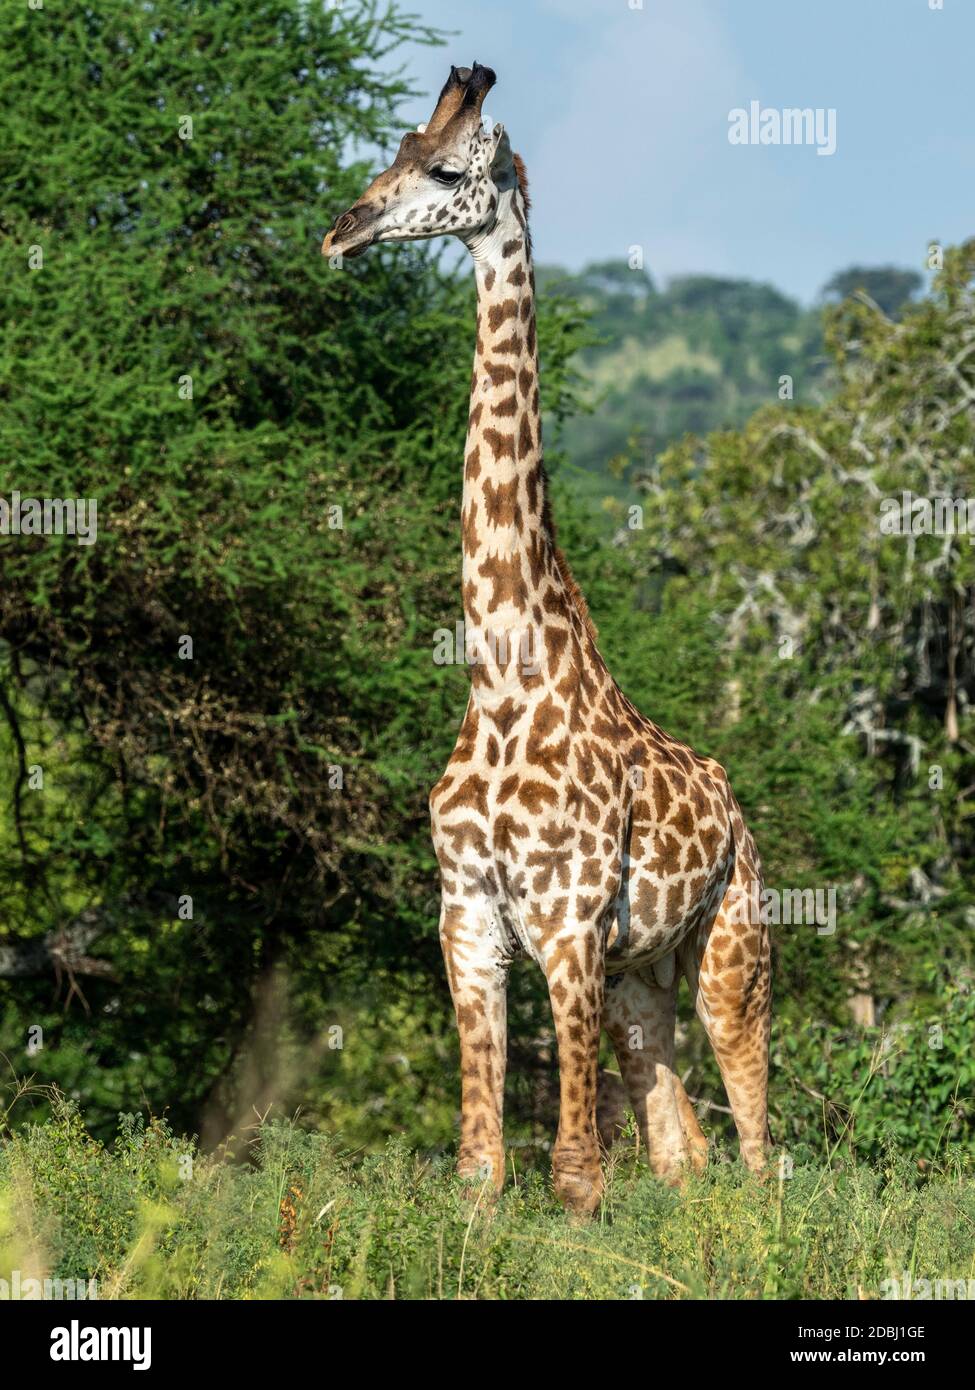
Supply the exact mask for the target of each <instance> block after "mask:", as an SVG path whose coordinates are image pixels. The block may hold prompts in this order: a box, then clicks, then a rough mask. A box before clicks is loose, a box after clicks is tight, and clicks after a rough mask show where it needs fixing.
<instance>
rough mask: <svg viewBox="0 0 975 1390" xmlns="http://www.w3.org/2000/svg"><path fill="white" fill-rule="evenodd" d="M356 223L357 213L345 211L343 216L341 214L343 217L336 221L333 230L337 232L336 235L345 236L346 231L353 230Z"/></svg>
mask: <svg viewBox="0 0 975 1390" xmlns="http://www.w3.org/2000/svg"><path fill="white" fill-rule="evenodd" d="M355 224H356V215H355V213H354V212H343V214H342V216H341V217H340V218H339V220H338V221H337V222H336V224H335V226H334V227H333V228H332V230H333V231H334V232H335V234H336V236H344V235H345V233H346V232H351V230H352V228H353V227H354V226H355Z"/></svg>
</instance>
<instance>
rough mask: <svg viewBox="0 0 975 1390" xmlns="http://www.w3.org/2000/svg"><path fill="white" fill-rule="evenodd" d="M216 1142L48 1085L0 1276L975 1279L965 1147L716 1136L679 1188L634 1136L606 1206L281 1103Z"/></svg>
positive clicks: (3, 1190)
mask: <svg viewBox="0 0 975 1390" xmlns="http://www.w3.org/2000/svg"><path fill="white" fill-rule="evenodd" d="M237 1148H238V1152H237V1153H236V1154H230V1153H227V1154H224V1155H221V1156H209V1157H203V1156H200V1155H194V1154H193V1150H192V1146H191V1145H189V1144H188V1143H186V1142H185V1141H182V1140H180V1139H178V1138H176V1137H174V1136H173V1135H172V1134H171V1133H170V1132H169V1130H168V1127H167V1126H166V1124H165V1123H164V1122H162V1121H158V1120H156V1121H153V1122H151V1123H150V1124H149V1125H148V1126H144V1125H143V1122H142V1120H141V1117H132V1116H129V1117H122V1123H121V1128H120V1134H119V1137H118V1139H117V1140H116V1142H115V1144H114V1145H113V1146H112V1147H110V1148H106V1147H105V1146H103V1145H100V1144H98V1143H97V1142H96V1141H95V1140H93V1139H92V1138H91V1137H90V1136H89V1135H88V1134H87V1132H86V1130H85V1128H84V1125H83V1123H82V1120H81V1117H80V1115H79V1114H78V1112H77V1110H76V1109H75V1108H74V1107H73V1106H72V1105H70V1104H69V1103H67V1102H65V1101H64V1100H63V1099H62V1098H61V1097H59V1096H57V1095H54V1096H53V1097H52V1098H51V1116H50V1118H49V1119H48V1120H47V1121H46V1122H45V1123H44V1124H40V1125H31V1126H28V1127H25V1128H23V1129H20V1130H17V1131H14V1132H13V1133H11V1134H10V1135H9V1136H8V1137H7V1138H6V1139H5V1140H4V1141H3V1142H2V1143H0V1277H3V1278H9V1277H10V1273H9V1271H12V1270H14V1269H19V1270H20V1271H21V1278H26V1277H45V1276H48V1277H52V1278H61V1279H67V1278H74V1279H85V1280H88V1279H91V1278H96V1279H97V1280H98V1283H99V1297H101V1298H103V1299H104V1298H138V1297H148V1298H169V1299H198V1298H229V1299H249V1298H332V1299H334V1298H352V1299H381V1298H422V1299H429V1298H449V1299H455V1298H480V1299H576V1298H580V1299H633V1298H654V1299H669V1298H730V1299H740V1298H799V1299H818V1298H830V1297H833V1298H858V1297H859V1298H863V1297H868V1298H880V1297H882V1296H883V1292H884V1290H883V1281H884V1280H886V1279H888V1278H891V1277H900V1275H901V1273H902V1271H904V1270H907V1271H910V1273H911V1274H912V1277H913V1278H915V1279H921V1278H929V1279H932V1280H933V1279H970V1278H973V1277H975V1184H973V1181H972V1171H971V1156H970V1155H965V1156H963V1155H962V1154H960V1153H956V1154H951V1153H949V1154H948V1155H947V1156H946V1158H945V1159H944V1160H943V1162H942V1163H941V1164H940V1165H939V1166H937V1167H934V1168H929V1169H927V1170H925V1171H924V1172H923V1173H920V1172H919V1171H918V1167H917V1165H916V1164H912V1163H911V1162H910V1161H909V1160H907V1159H905V1158H903V1157H893V1156H892V1157H891V1159H890V1160H889V1162H887V1163H885V1164H882V1165H880V1166H878V1167H876V1168H869V1167H867V1166H865V1165H863V1164H857V1163H856V1162H854V1161H853V1160H852V1159H849V1158H846V1159H844V1160H843V1161H839V1160H837V1159H836V1158H834V1159H833V1160H832V1161H831V1162H830V1163H829V1164H827V1165H824V1164H821V1163H818V1162H814V1161H807V1160H806V1159H804V1158H803V1157H802V1156H801V1155H798V1156H796V1160H797V1161H796V1162H795V1167H794V1171H793V1174H792V1176H791V1177H789V1178H788V1179H784V1180H783V1179H779V1178H777V1177H773V1178H771V1179H769V1180H768V1181H767V1182H766V1183H765V1184H764V1185H763V1184H759V1183H757V1182H755V1181H754V1180H753V1179H752V1178H750V1177H749V1176H748V1175H747V1174H746V1173H744V1172H743V1170H742V1169H741V1167H740V1165H739V1163H738V1162H737V1161H736V1160H735V1161H732V1160H731V1159H730V1157H729V1156H727V1155H721V1154H718V1155H717V1156H716V1158H715V1161H713V1162H712V1164H711V1166H710V1168H709V1171H708V1172H707V1173H706V1174H705V1175H704V1176H703V1177H701V1178H694V1179H691V1180H689V1181H688V1183H687V1185H686V1186H685V1187H684V1188H683V1189H682V1190H680V1191H675V1190H673V1189H670V1188H667V1187H664V1186H663V1185H662V1184H660V1183H659V1182H658V1181H656V1180H655V1179H654V1178H653V1177H652V1175H651V1174H650V1173H649V1172H648V1171H647V1169H646V1168H645V1167H644V1165H643V1164H642V1162H640V1161H638V1160H637V1159H636V1157H635V1155H634V1154H633V1152H632V1150H630V1149H628V1148H626V1147H618V1148H617V1149H616V1150H615V1151H614V1154H613V1156H612V1157H611V1159H610V1161H609V1164H608V1183H607V1192H606V1198H605V1202H604V1205H603V1209H602V1211H601V1213H600V1215H599V1216H598V1217H597V1218H596V1219H595V1220H594V1221H592V1222H591V1223H588V1224H585V1225H582V1224H574V1223H572V1222H569V1221H568V1220H567V1219H566V1217H565V1216H564V1215H563V1214H562V1212H561V1209H560V1208H559V1206H558V1204H557V1203H556V1201H555V1198H554V1196H553V1193H552V1188H551V1184H550V1182H549V1180H548V1177H547V1175H546V1174H545V1173H544V1172H538V1171H534V1172H527V1173H519V1172H517V1170H516V1171H515V1172H514V1174H513V1176H512V1177H511V1178H510V1179H509V1182H508V1185H507V1187H506V1190H505V1192H504V1194H503V1196H502V1197H501V1199H500V1201H499V1202H498V1203H497V1204H496V1206H494V1207H491V1206H490V1205H489V1204H487V1203H484V1204H481V1205H479V1206H474V1207H472V1206H471V1204H470V1203H467V1202H465V1200H464V1197H463V1194H462V1192H461V1190H460V1188H459V1185H458V1183H457V1181H456V1180H455V1178H454V1177H453V1176H452V1174H451V1172H450V1164H449V1160H448V1159H445V1158H440V1159H437V1160H433V1161H429V1160H425V1159H423V1158H422V1157H419V1156H417V1155H416V1154H415V1153H413V1152H411V1151H410V1150H409V1149H408V1148H407V1146H406V1145H405V1144H403V1143H401V1142H399V1141H391V1142H390V1144H389V1146H388V1148H387V1150H386V1152H385V1153H383V1154H380V1155H376V1156H372V1157H367V1158H364V1159H358V1158H356V1157H354V1156H351V1155H349V1154H346V1153H344V1152H343V1150H342V1146H341V1143H340V1141H338V1140H336V1139H333V1138H330V1137H328V1136H323V1135H320V1134H309V1133H306V1132H304V1131H302V1130H301V1129H300V1128H298V1127H297V1126H295V1125H293V1124H291V1123H287V1122H281V1121H276V1122H271V1123H265V1124H263V1125H260V1126H257V1127H255V1130H254V1132H253V1133H252V1134H250V1135H245V1136H243V1137H242V1139H241V1141H240V1143H239V1145H238V1146H237Z"/></svg>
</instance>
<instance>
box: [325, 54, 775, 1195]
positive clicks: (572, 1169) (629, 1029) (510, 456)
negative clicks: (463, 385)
mask: <svg viewBox="0 0 975 1390" xmlns="http://www.w3.org/2000/svg"><path fill="white" fill-rule="evenodd" d="M495 80H496V78H495V74H494V73H493V72H492V71H491V70H490V69H489V68H486V67H482V66H481V65H480V64H478V63H475V64H474V66H473V68H456V67H452V68H451V70H450V76H449V77H448V79H447V82H446V83H445V85H444V87H443V90H442V91H441V93H440V96H439V99H438V101H437V105H436V108H435V110H434V113H433V115H432V117H431V119H430V121H429V122H428V124H427V125H426V126H419V127H417V130H416V131H415V132H410V133H408V134H407V135H405V136H404V137H403V140H402V143H401V144H400V147H399V152H398V154H397V156H396V159H395V160H394V162H393V164H392V165H391V166H390V168H388V169H387V170H385V172H383V173H381V174H380V175H379V176H378V177H377V178H376V179H375V180H374V181H373V182H372V183H371V184H370V185H369V187H368V188H367V189H366V191H365V192H364V193H363V195H362V196H361V197H360V198H359V200H358V201H357V202H356V203H355V204H354V205H353V206H352V207H351V208H350V209H349V210H348V211H347V212H345V213H344V214H343V215H342V216H340V217H339V218H338V219H337V220H336V222H335V224H334V226H333V227H332V228H331V230H330V231H329V232H328V234H327V236H326V237H325V241H324V243H323V246H322V252H323V254H324V255H326V256H330V257H335V256H340V257H349V256H357V255H360V254H362V253H363V252H364V251H365V250H366V249H367V247H369V246H371V245H373V244H374V243H384V242H392V241H410V240H418V239H423V238H428V237H434V236H439V235H441V234H445V233H446V234H452V235H454V236H456V237H458V238H459V239H460V240H461V241H462V242H463V243H464V244H465V245H466V246H467V249H468V250H469V251H470V253H471V256H472V258H473V262H474V274H475V279H476V283H477V340H476V347H475V354H474V367H473V373H472V376H471V389H470V415H469V421H468V430H467V441H466V448H465V456H464V470H463V493H462V503H461V552H462V562H461V569H462V575H461V586H462V598H463V608H464V621H465V625H466V632H467V650H468V660H469V661H470V670H471V690H470V698H469V702H468V705H467V710H466V714H465V716H464V720H463V723H462V725H461V729H460V732H459V735H458V737H457V743H456V747H455V748H454V751H453V753H452V754H451V757H450V759H449V761H448V764H447V767H446V770H445V772H444V774H443V776H442V777H441V778H440V780H439V781H438V782H437V783H436V785H435V786H434V788H433V790H432V791H431V793H430V814H431V825H432V832H433V842H434V848H435V851H436V855H437V860H438V863H439V866H440V876H441V888H442V902H441V911H440V940H441V944H442V948H443V955H444V962H445V966H446V971H447V977H448V982H449V985H450V991H451V995H452V999H453V1003H454V1009H455V1013H456V1020H457V1028H458V1034H459V1041H460V1058H461V1121H460V1145H459V1153H458V1162H457V1168H458V1172H459V1174H460V1175H461V1176H462V1177H463V1178H465V1179H468V1180H469V1182H470V1184H471V1185H473V1184H474V1183H476V1182H477V1180H478V1179H480V1180H482V1184H483V1183H484V1182H486V1190H488V1191H495V1190H500V1189H501V1187H502V1185H503V1182H504V1169H505V1163H504V1144H503V1131H502V1109H503V1091H504V1078H505V1063H506V1048H507V1022H506V983H507V977H508V970H509V967H510V965H511V962H512V961H513V960H514V959H515V958H516V957H517V956H520V955H527V956H528V957H529V958H531V959H532V960H533V961H534V962H536V963H537V965H538V966H539V967H540V968H541V970H542V972H543V974H544V977H545V980H546V982H547V986H548V994H549V999H550V1002H551V1009H552V1017H553V1022H554V1029H555V1036H556V1041H557V1050H558V1065H559V1098H560V1107H559V1123H558V1132H557V1136H556V1141H555V1145H554V1148H553V1151H552V1172H553V1181H554V1187H555V1191H556V1193H557V1195H558V1197H559V1198H560V1199H561V1201H562V1203H563V1205H564V1206H565V1207H566V1209H567V1211H568V1212H569V1213H570V1214H575V1215H578V1216H580V1217H586V1216H588V1215H591V1214H592V1213H593V1212H594V1211H595V1210H596V1209H597V1208H598V1206H599V1203H600V1200H601V1194H602V1190H603V1178H602V1170H601V1157H600V1149H599V1145H598V1138H597V1131H596V1080H597V1069H598V1049H599V1041H600V1037H601V1033H602V1031H603V1030H604V1029H605V1031H606V1032H607V1033H608V1035H609V1037H610V1039H611V1041H612V1044H613V1047H614V1050H615V1052H616V1056H617V1059H618V1062H619V1067H620V1072H621V1076H622V1078H623V1082H624V1084H625V1088H626V1092H627V1094H628V1096H629V1099H630V1103H631V1105H632V1107H633V1110H634V1112H635V1114H636V1117H637V1120H638V1123H639V1126H640V1131H641V1134H642V1138H643V1142H644V1144H645V1146H646V1151H647V1154H648V1156H649V1160H650V1164H651V1167H652V1169H653V1171H654V1172H655V1173H656V1174H658V1175H659V1176H660V1177H661V1178H663V1179H664V1180H666V1181H669V1182H680V1181H681V1179H682V1176H683V1175H684V1174H685V1173H686V1171H687V1169H688V1167H693V1168H696V1169H700V1168H701V1167H702V1166H703V1165H704V1163H705V1161H706V1154H707V1140H706V1139H705V1137H704V1135H703V1133H702V1131H701V1128H700V1126H699V1124H698V1121H697V1117H696V1115H695V1113H694V1109H693V1107H692V1105H691V1102H690V1100H689V1099H688V1096H687V1094H686V1092H685V1090H684V1087H683V1085H682V1083H681V1079H680V1077H679V1076H678V1074H677V1072H676V1070H675V1062H674V1030H675V1019H676V1004H677V992H678V986H679V983H680V981H681V979H682V978H683V979H686V980H687V983H688V986H689V989H690V993H691V996H692V998H693V999H694V1001H695V1007H696V1010H697V1013H698V1016H699V1017H700V1018H701V1020H702V1022H703V1024H704V1028H705V1030H706V1032H707V1035H708V1038H709V1040H710V1043H711V1045H712V1047H713V1049H714V1052H715V1055H716V1058H717V1062H718V1066H719V1069H720V1072H721V1076H722V1080H723V1082H724V1086H725V1089H726V1091H727V1094H728V1099H729V1101H730V1104H731V1109H732V1112H733V1115H734V1119H735V1124H736V1127H737V1130H738V1135H739V1140H740V1145H741V1153H742V1158H743V1160H744V1162H745V1164H746V1165H747V1166H748V1167H749V1168H750V1169H752V1170H754V1171H761V1169H762V1167H763V1164H764V1159H765V1154H766V1150H767V1144H768V1127H767V1080H768V1042H769V1024H770V1005H771V964H770V951H769V938H768V928H767V924H766V922H765V920H764V918H763V913H762V912H761V911H760V910H759V909H758V904H759V903H760V902H761V897H762V890H761V866H760V863H759V858H758V853H757V851H756V847H755V843H754V840H753V839H752V836H751V834H750V833H749V831H748V830H747V829H746V827H745V824H744V821H743V818H742V814H741V810H740V808H739V806H738V802H737V801H736V799H735V797H734V795H733V793H732V791H731V787H730V785H729V782H728V778H727V776H726V774H725V771H724V769H723V768H722V767H721V766H720V765H719V764H718V763H716V762H715V761H713V760H712V759H710V758H706V757H699V756H698V755H697V754H696V753H694V752H692V751H691V749H690V748H688V747H687V746H685V745H684V744H683V743H680V742H678V740H677V739H675V738H672V737H670V735H668V734H666V733H664V732H663V730H661V729H659V728H657V726H656V725H654V724H653V723H651V721H650V720H649V719H646V718H645V717H644V716H643V715H641V714H640V713H639V712H638V711H637V710H636V709H635V707H634V706H633V705H632V704H631V703H630V701H629V700H628V699H627V698H626V696H625V695H624V694H623V693H622V691H621V690H620V688H619V687H618V686H617V684H616V682H615V681H614V680H613V678H612V676H611V675H610V673H609V671H608V670H607V668H606V665H605V663H604V661H603V659H602V657H601V655H600V653H599V648H598V646H597V633H596V629H595V627H594V625H593V623H592V620H591V619H590V616H589V613H588V610H587V606H586V603H585V600H584V598H583V596H582V594H581V593H580V591H579V589H578V588H577V586H576V584H575V582H574V580H573V578H572V575H571V573H570V570H569V567H568V565H567V563H566V560H565V558H564V556H563V554H562V552H561V551H560V550H559V548H558V546H557V544H556V538H555V530H554V526H553V522H552V517H551V513H550V509H549V501H548V495H547V491H546V480H545V472H544V468H543V463H542V439H541V422H540V414H539V394H538V347H537V339H536V326H535V293H534V273H533V269H532V255H531V237H530V234H529V229H528V210H529V197H528V184H527V178H526V175H525V169H524V165H523V163H522V161H521V159H520V157H519V156H518V155H516V154H513V153H512V151H511V146H510V143H509V141H508V138H507V135H506V134H505V131H504V128H503V127H502V126H501V125H495V126H494V127H493V129H491V130H490V131H489V130H487V129H485V128H484V126H483V121H482V114H481V107H482V103H483V101H484V97H485V95H486V94H487V92H488V91H489V90H490V88H491V87H492V86H493V84H494V82H495Z"/></svg>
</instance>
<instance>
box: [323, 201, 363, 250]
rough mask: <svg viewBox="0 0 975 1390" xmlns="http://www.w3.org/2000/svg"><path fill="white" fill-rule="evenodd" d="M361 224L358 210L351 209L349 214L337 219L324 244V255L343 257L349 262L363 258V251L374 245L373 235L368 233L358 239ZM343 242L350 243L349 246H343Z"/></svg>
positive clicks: (346, 213) (345, 213)
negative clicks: (358, 257)
mask: <svg viewBox="0 0 975 1390" xmlns="http://www.w3.org/2000/svg"><path fill="white" fill-rule="evenodd" d="M371 220H372V219H370V221H371ZM361 222H362V217H361V214H360V213H359V211H358V210H357V209H356V208H349V210H348V212H343V214H342V216H341V217H339V218H336V221H335V224H334V225H333V227H332V228H331V230H330V231H329V232H328V233H327V235H326V237H325V240H324V241H323V242H322V255H323V256H334V255H341V256H343V257H345V258H346V259H348V260H352V259H354V258H355V257H356V256H361V255H362V253H363V251H365V250H367V249H368V248H369V247H370V246H371V245H372V235H371V233H368V232H367V233H366V235H365V236H360V237H359V238H358V239H356V231H357V229H359V228H360V225H361ZM343 242H348V243H349V245H343Z"/></svg>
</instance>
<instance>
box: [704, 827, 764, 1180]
mask: <svg viewBox="0 0 975 1390" xmlns="http://www.w3.org/2000/svg"><path fill="white" fill-rule="evenodd" d="M743 849H744V851H745V852H744V853H743V854H742V855H740V856H739V857H738V859H737V861H736V865H735V871H734V874H733V877H732V880H731V883H730V884H729V885H728V888H727V890H726V892H725V896H724V898H723V900H722V902H721V906H720V907H719V908H718V911H717V914H716V915H715V918H714V921H713V923H712V924H711V926H710V928H709V929H708V930H707V931H705V932H704V933H702V937H701V938H699V940H698V942H697V944H696V950H695V952H694V954H693V956H692V957H691V958H689V959H687V960H686V962H685V968H686V973H687V977H688V983H689V984H690V987H691V993H692V995H694V996H695V1004H696V1008H697V1013H698V1017H699V1018H700V1019H701V1022H702V1023H703V1024H704V1027H705V1030H706V1032H707V1035H708V1039H709V1040H710V1043H711V1046H712V1048H713V1050H714V1055H715V1058H716V1060H717V1063H718V1068H719V1070H720V1072H721V1079H722V1081H723V1082H724V1087H725V1091H726V1092H727V1095H728V1103H729V1105H730V1106H731V1112H732V1115H733V1116H734V1120H735V1127H736V1129H737V1130H738V1137H739V1140H740V1142H741V1156H742V1159H743V1160H744V1162H745V1164H746V1165H747V1166H748V1167H749V1168H750V1169H751V1170H752V1171H753V1172H761V1171H763V1169H764V1167H765V1163H766V1158H767V1154H768V1148H769V1132H768V1052H769V1031H770V1025H771V1002H772V999H771V996H772V991H771V958H770V949H769V937H768V927H767V926H766V925H765V923H764V922H761V921H757V922H756V921H753V920H751V917H752V916H753V915H754V914H753V913H752V912H751V910H750V905H751V904H752V903H754V902H756V901H760V900H761V876H760V870H758V869H757V868H756V867H755V860H754V858H753V855H752V852H751V847H750V846H749V845H748V844H747V842H746V844H745V845H744V846H743ZM756 884H757V887H758V894H757V896H756V895H755V892H754V887H755V885H756ZM750 889H751V890H752V891H749V890H750Z"/></svg>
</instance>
